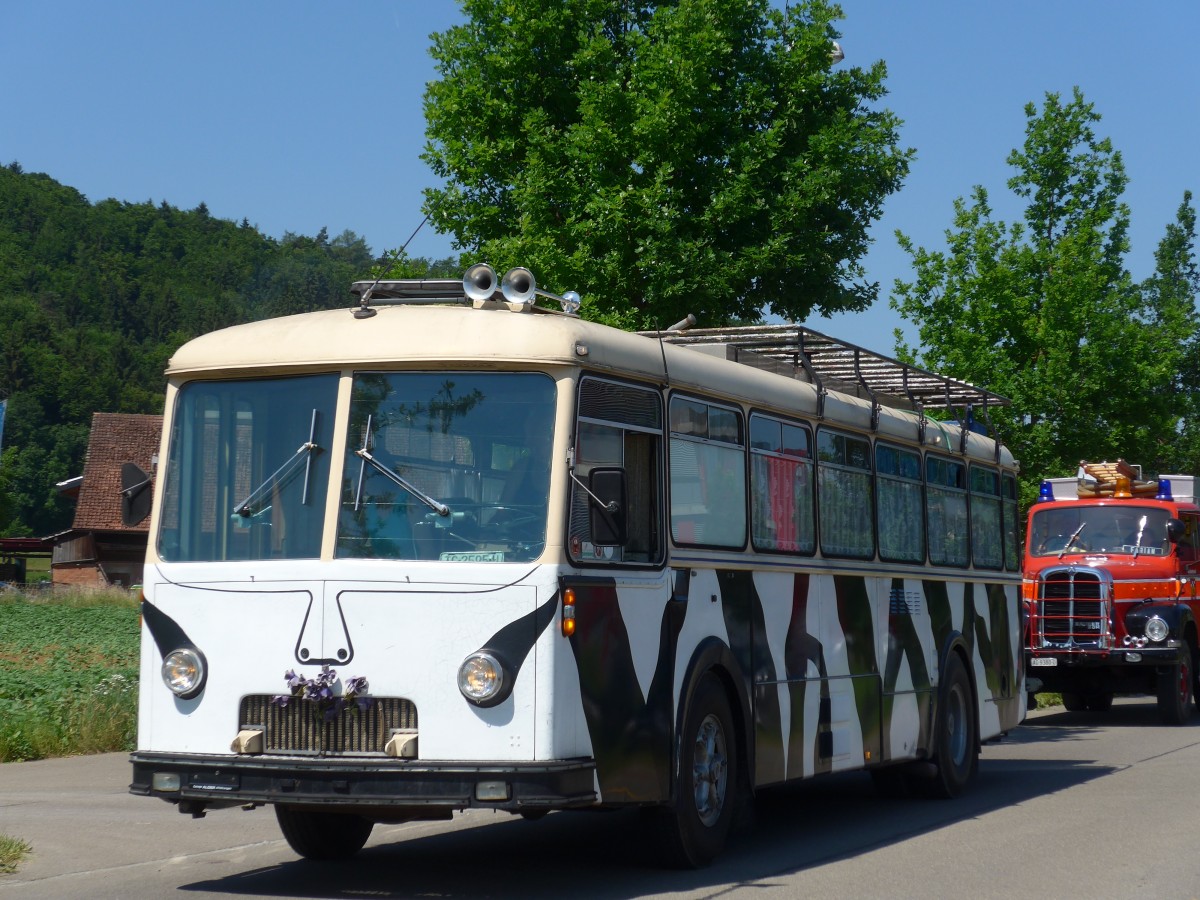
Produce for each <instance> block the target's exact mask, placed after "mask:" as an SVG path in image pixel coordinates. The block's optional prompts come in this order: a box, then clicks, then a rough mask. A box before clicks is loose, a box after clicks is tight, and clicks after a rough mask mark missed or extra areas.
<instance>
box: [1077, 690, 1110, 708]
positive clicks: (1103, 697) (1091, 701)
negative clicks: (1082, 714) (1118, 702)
mask: <svg viewBox="0 0 1200 900" xmlns="http://www.w3.org/2000/svg"><path fill="white" fill-rule="evenodd" d="M1083 702H1084V704H1085V705H1086V707H1087V710H1088V712H1108V711H1109V710H1110V709H1112V705H1113V695H1112V693H1111V692H1107V691H1106V692H1104V693H1100V694H1088V695H1087V696H1086V697H1084V698H1083Z"/></svg>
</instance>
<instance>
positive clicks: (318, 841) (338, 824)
mask: <svg viewBox="0 0 1200 900" xmlns="http://www.w3.org/2000/svg"><path fill="white" fill-rule="evenodd" d="M275 818H276V819H278V820H279V830H280V831H282V832H283V837H284V839H285V840H286V841H287V842H288V846H289V847H291V848H292V849H293V850H295V851H296V852H297V853H298V854H300V855H301V856H303V857H304V858H305V859H316V860H333V859H349V858H350V857H352V856H353V855H354V854H355V853H357V852H358V851H359V850H361V849H362V848H363V845H364V844H365V843H366V842H367V838H369V837H370V836H371V829H372V828H374V827H375V823H374V822H372V821H371V820H370V819H364V818H363V817H362V816H356V815H351V814H349V813H331V812H312V811H310V810H304V809H294V808H293V807H290V806H281V805H279V804H276V805H275Z"/></svg>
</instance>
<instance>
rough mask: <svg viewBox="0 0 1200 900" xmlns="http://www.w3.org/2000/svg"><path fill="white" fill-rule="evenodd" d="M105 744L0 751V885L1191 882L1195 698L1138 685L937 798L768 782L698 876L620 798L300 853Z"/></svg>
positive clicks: (509, 887)
mask: <svg viewBox="0 0 1200 900" xmlns="http://www.w3.org/2000/svg"><path fill="white" fill-rule="evenodd" d="M129 773H130V769H129V765H128V762H127V761H126V758H125V756H124V755H123V754H110V755H105V756H92V757H78V758H73V759H62V760H47V761H42V762H32V763H8V764H5V765H0V833H2V834H7V835H10V836H14V837H20V838H23V839H25V840H26V841H28V842H29V843H30V844H31V845H32V846H33V853H32V855H31V856H30V857H28V858H27V859H26V861H25V862H24V863H23V864H22V866H21V868H20V869H19V870H18V872H17V873H16V874H14V875H0V898H4V900H7V898H9V897H13V898H73V897H88V898H99V900H104V898H159V897H169V896H175V897H185V896H197V897H205V898H218V897H237V898H245V897H270V898H343V897H344V898H362V897H385V898H390V897H424V898H428V897H436V898H460V897H547V898H549V897H555V898H559V897H564V896H571V897H596V898H626V897H646V896H656V897H680V898H700V897H721V898H751V897H752V898H755V900H774V898H781V897H821V898H845V897H853V898H859V897H862V898H875V897H878V898H904V897H913V898H917V897H920V898H942V897H955V898H962V897H969V898H972V900H975V898H989V897H1003V898H1008V897H1021V898H1037V900H1053V898H1074V897H1088V898H1109V897H1111V898H1129V897H1154V898H1155V900H1170V898H1195V897H1197V896H1200V848H1198V846H1197V844H1198V841H1197V837H1196V829H1195V822H1196V818H1197V810H1198V808H1200V716H1198V717H1197V718H1196V719H1195V720H1194V723H1193V724H1192V725H1189V726H1185V727H1182V728H1171V727H1166V726H1160V725H1158V723H1157V717H1156V715H1155V711H1154V704H1153V702H1152V701H1151V700H1149V699H1144V700H1118V701H1117V704H1116V705H1115V706H1114V707H1113V710H1112V711H1111V712H1110V713H1106V714H1097V713H1066V712H1063V711H1061V710H1050V711H1042V712H1040V713H1033V714H1031V718H1030V719H1029V721H1028V722H1027V723H1026V724H1025V725H1024V726H1022V727H1021V728H1019V729H1017V730H1016V731H1014V732H1013V733H1012V734H1011V735H1009V737H1008V738H1007V739H1005V740H1004V741H1003V742H1001V743H998V744H990V745H988V746H986V747H985V748H984V753H983V757H982V760H981V763H980V772H979V778H978V780H977V781H976V782H975V783H974V785H973V786H972V789H971V790H970V792H969V793H968V795H966V796H964V797H962V798H959V799H958V800H954V801H928V800H884V799H880V798H878V797H877V796H876V795H875V793H874V791H873V789H872V787H871V783H870V779H869V778H867V777H866V776H865V775H863V774H861V773H857V774H854V775H846V776H833V777H827V778H824V779H818V780H815V781H812V782H809V783H807V784H805V785H802V786H800V787H797V788H790V789H785V790H776V791H769V792H765V793H764V794H762V795H761V796H760V798H759V800H758V802H757V803H756V805H755V811H754V815H753V818H752V820H750V821H748V822H747V823H745V824H744V825H743V827H742V828H741V829H740V830H739V832H738V834H737V835H736V837H735V839H734V841H733V843H732V845H731V846H730V847H729V849H728V851H727V852H726V853H725V855H724V856H722V857H721V858H720V859H719V860H718V861H717V862H716V863H715V864H714V865H713V866H712V867H710V868H708V869H705V870H702V871H699V872H676V871H664V870H661V869H659V868H658V867H657V866H656V864H655V860H654V858H653V856H652V855H651V850H650V847H649V845H648V844H647V843H646V842H645V841H644V840H643V838H642V834H641V831H640V829H639V827H638V825H639V823H638V819H637V816H636V814H632V813H626V812H620V813H554V814H551V815H549V816H547V817H546V818H544V819H542V820H541V821H538V822H527V821H524V820H522V819H518V818H514V817H511V816H508V815H497V814H492V813H479V814H467V815H463V816H458V817H456V818H455V820H454V821H453V822H440V823H409V824H405V825H394V826H376V828H375V832H374V834H373V835H372V837H371V840H370V842H369V843H368V845H367V848H366V849H365V850H364V851H363V852H362V853H360V854H359V856H358V857H356V858H355V859H354V860H351V861H349V862H346V863H338V864H317V863H311V862H307V861H304V860H300V859H298V858H297V857H296V856H295V855H294V854H293V853H292V851H291V850H290V849H289V848H288V846H287V844H285V843H284V842H283V840H282V838H281V837H280V835H279V832H278V830H277V827H276V824H275V817H274V815H273V814H272V812H271V811H270V810H265V809H260V810H255V811H252V812H244V811H241V810H222V811H217V812H213V813H210V814H209V815H208V816H207V817H206V818H204V819H199V820H193V819H191V818H189V817H187V816H183V815H180V814H179V813H177V812H175V810H174V808H173V807H171V806H169V805H168V804H166V803H162V802H160V801H157V800H150V799H146V798H140V797H133V796H131V795H129V794H128V793H127V792H126V788H127V785H128V781H129Z"/></svg>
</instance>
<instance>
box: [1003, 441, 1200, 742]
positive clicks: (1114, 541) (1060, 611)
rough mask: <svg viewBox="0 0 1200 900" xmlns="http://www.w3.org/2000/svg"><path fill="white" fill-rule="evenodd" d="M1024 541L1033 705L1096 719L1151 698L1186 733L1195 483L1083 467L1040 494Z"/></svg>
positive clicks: (1196, 602) (1198, 524)
mask: <svg viewBox="0 0 1200 900" xmlns="http://www.w3.org/2000/svg"><path fill="white" fill-rule="evenodd" d="M1025 534H1026V539H1025V560H1024V570H1023V588H1022V595H1023V597H1024V603H1025V612H1026V616H1027V619H1026V630H1025V664H1026V669H1025V671H1026V690H1027V691H1028V692H1029V694H1030V698H1029V699H1030V702H1031V704H1032V702H1033V695H1034V694H1036V693H1038V692H1042V691H1047V692H1057V693H1061V694H1062V699H1063V705H1064V706H1065V707H1066V708H1067V709H1068V710H1073V711H1078V710H1092V711H1103V710H1107V709H1108V708H1109V707H1110V706H1112V700H1113V695H1114V694H1150V695H1153V696H1155V697H1157V700H1158V712H1159V717H1160V718H1161V720H1162V721H1163V722H1165V723H1168V724H1176V725H1178V724H1183V723H1184V722H1186V721H1187V720H1188V718H1189V717H1190V716H1191V714H1192V710H1193V706H1194V705H1196V704H1198V703H1200V699H1197V694H1198V689H1200V683H1198V682H1197V671H1198V668H1200V666H1198V656H1197V644H1198V639H1197V621H1198V620H1200V597H1198V596H1197V585H1196V582H1197V578H1198V577H1200V506H1197V505H1196V502H1195V498H1194V495H1193V477H1192V476H1186V475H1163V476H1161V477H1159V478H1156V479H1150V480H1143V479H1142V478H1141V473H1140V470H1139V469H1138V468H1137V467H1134V466H1131V465H1129V464H1128V463H1126V462H1125V461H1124V460H1118V461H1117V462H1116V463H1107V462H1104V463H1086V462H1085V463H1081V464H1080V468H1079V472H1078V474H1077V476H1076V477H1075V478H1052V479H1048V480H1046V481H1043V482H1042V485H1041V491H1040V496H1039V499H1038V502H1037V503H1035V504H1034V505H1033V507H1032V508H1031V509H1030V511H1029V522H1028V528H1027V530H1026V533H1025Z"/></svg>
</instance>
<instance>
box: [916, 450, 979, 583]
mask: <svg viewBox="0 0 1200 900" xmlns="http://www.w3.org/2000/svg"><path fill="white" fill-rule="evenodd" d="M966 468H967V467H966V466H965V465H963V464H962V463H960V462H955V461H954V460H951V459H944V458H942V457H939V456H927V457H925V484H926V489H925V527H926V529H927V531H928V533H929V561H930V562H931V563H933V564H934V565H935V566H963V567H965V566H966V565H967V562H968V560H969V556H968V544H969V540H968V538H969V534H968V530H967V486H966V477H967V472H966Z"/></svg>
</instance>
